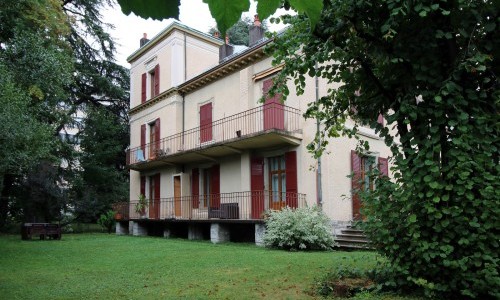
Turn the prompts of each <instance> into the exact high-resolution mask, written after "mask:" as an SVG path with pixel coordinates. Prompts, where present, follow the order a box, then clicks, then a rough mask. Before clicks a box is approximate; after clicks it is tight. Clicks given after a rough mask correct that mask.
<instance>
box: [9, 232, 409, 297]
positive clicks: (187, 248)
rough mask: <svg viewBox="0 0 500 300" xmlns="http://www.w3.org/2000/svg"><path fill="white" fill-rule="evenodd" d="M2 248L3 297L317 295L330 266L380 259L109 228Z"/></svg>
mask: <svg viewBox="0 0 500 300" xmlns="http://www.w3.org/2000/svg"><path fill="white" fill-rule="evenodd" d="M0 254H1V257H0V298H2V299H119V298H124V299H313V298H314V297H312V296H310V295H308V294H307V293H306V290H308V289H310V288H311V286H312V284H313V282H314V280H315V279H316V278H318V277H320V276H321V275H323V274H325V273H326V271H327V270H329V269H330V268H332V267H335V266H336V265H337V266H338V265H340V264H344V265H352V266H353V267H357V268H359V269H368V268H371V267H373V266H374V265H375V261H376V254H375V253H372V252H307V253H305V252H285V251H278V250H268V249H265V248H260V247H256V246H254V245H249V244H233V243H228V244H218V245H214V244H211V243H210V242H207V241H187V240H178V239H169V240H167V239H162V238H152V237H130V236H115V235H107V234H74V235H70V234H65V235H63V238H62V240H60V241H51V240H49V241H47V240H46V241H39V240H33V241H22V240H21V239H20V237H19V236H0ZM367 297H368V298H367ZM359 299H410V298H400V297H395V296H377V297H376V298H373V297H372V295H368V296H367V295H361V296H360V298H359Z"/></svg>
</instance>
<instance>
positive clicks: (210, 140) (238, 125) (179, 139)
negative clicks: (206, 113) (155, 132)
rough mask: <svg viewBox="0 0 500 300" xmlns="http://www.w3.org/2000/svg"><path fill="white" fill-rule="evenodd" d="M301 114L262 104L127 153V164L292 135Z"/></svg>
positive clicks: (277, 104) (297, 125) (292, 109)
mask: <svg viewBox="0 0 500 300" xmlns="http://www.w3.org/2000/svg"><path fill="white" fill-rule="evenodd" d="M301 118H302V115H301V112H300V110H298V109H295V108H292V107H288V106H284V105H282V104H279V103H269V104H265V105H262V106H259V107H256V108H253V109H250V110H247V111H244V112H241V113H238V114H235V115H232V116H229V117H225V118H223V119H220V120H217V121H213V122H212V123H211V124H210V125H205V126H202V127H197V128H193V129H190V130H187V131H184V132H180V133H177V134H174V135H171V136H168V137H165V138H163V139H160V140H159V141H154V142H151V143H148V144H145V145H142V146H139V147H135V148H132V149H130V150H128V151H127V164H128V165H133V164H137V163H141V162H145V161H149V160H155V159H160V158H164V157H168V156H170V155H174V154H178V153H181V152H184V151H190V150H195V149H201V148H204V147H210V146H213V145H217V144H219V143H225V142H228V141H231V140H238V139H244V138H248V137H251V136H255V135H257V134H260V133H265V132H268V131H273V132H281V133H284V134H290V135H291V134H293V133H295V132H298V131H300V127H299V126H300V124H299V123H300V120H301Z"/></svg>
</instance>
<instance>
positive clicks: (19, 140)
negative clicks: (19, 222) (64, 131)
mask: <svg viewBox="0 0 500 300" xmlns="http://www.w3.org/2000/svg"><path fill="white" fill-rule="evenodd" d="M0 19H1V20H2V25H1V26H0V77H1V79H0V86H1V87H0V90H1V92H0V102H1V104H2V109H3V110H2V113H1V114H0V119H1V126H2V138H1V147H0V148H1V151H2V153H1V154H2V160H1V163H0V165H1V166H0V169H1V170H0V180H1V183H2V184H1V186H0V192H1V198H0V228H3V226H4V225H5V222H6V221H7V220H8V219H10V218H11V217H13V216H14V215H18V214H17V212H20V211H21V212H22V210H20V209H21V207H22V205H20V204H23V203H20V202H19V201H17V199H16V198H13V197H12V196H13V195H15V193H16V191H15V189H19V188H20V187H21V186H23V185H22V184H21V182H22V181H23V180H26V179H27V177H28V176H27V175H28V174H29V173H30V172H31V171H33V170H36V169H37V165H38V164H39V163H40V162H45V161H50V162H54V161H55V158H56V156H54V155H53V154H54V153H53V151H52V149H53V148H55V147H56V146H57V141H55V139H54V136H53V130H54V129H55V128H56V127H57V126H56V125H55V120H56V119H57V118H58V117H59V116H61V114H60V103H61V100H62V99H64V98H65V97H66V88H67V87H68V86H69V85H70V83H71V72H72V59H71V56H70V51H69V45H68V44H67V42H66V41H65V36H66V35H67V34H68V33H69V25H68V23H67V19H66V18H65V16H64V14H63V13H62V10H61V8H60V3H59V2H58V1H54V0H43V1H32V0H21V1H6V3H5V6H4V8H3V9H2V10H1V11H0ZM47 82H50V84H47ZM16 208H18V210H17V211H13V209H14V210H15V209H16ZM9 212H10V215H9Z"/></svg>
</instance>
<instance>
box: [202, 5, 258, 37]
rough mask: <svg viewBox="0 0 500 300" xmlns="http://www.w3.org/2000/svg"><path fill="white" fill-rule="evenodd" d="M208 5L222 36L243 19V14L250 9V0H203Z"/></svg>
mask: <svg viewBox="0 0 500 300" xmlns="http://www.w3.org/2000/svg"><path fill="white" fill-rule="evenodd" d="M203 2H204V3H206V4H208V8H209V9H210V13H211V14H212V17H213V18H214V19H215V22H216V23H217V29H219V31H220V33H221V35H222V36H224V35H225V34H226V32H227V30H228V29H229V28H230V27H231V26H233V24H235V23H236V22H238V20H239V19H240V17H241V13H242V12H244V11H248V10H249V9H250V1H248V0H239V1H235V0H203Z"/></svg>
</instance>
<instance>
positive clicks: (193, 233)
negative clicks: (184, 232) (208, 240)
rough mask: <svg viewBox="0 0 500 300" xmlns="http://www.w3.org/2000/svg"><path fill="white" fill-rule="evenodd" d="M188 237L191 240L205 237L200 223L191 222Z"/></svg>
mask: <svg viewBox="0 0 500 300" xmlns="http://www.w3.org/2000/svg"><path fill="white" fill-rule="evenodd" d="M188 239H189V240H202V239H203V231H202V229H201V226H200V225H198V224H189V227H188Z"/></svg>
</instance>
